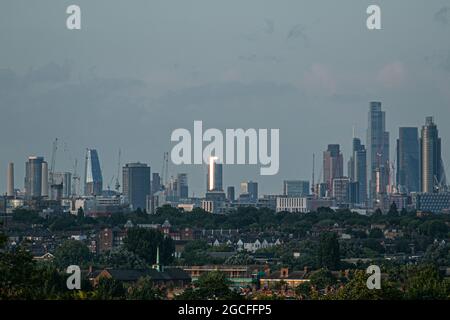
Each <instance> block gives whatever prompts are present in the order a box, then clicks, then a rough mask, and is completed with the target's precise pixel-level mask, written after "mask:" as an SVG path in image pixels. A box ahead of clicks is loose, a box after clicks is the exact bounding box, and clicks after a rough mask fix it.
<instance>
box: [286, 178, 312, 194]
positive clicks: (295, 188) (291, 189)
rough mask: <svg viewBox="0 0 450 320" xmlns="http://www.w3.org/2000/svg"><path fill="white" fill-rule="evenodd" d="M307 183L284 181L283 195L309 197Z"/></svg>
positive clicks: (302, 181) (303, 181)
mask: <svg viewBox="0 0 450 320" xmlns="http://www.w3.org/2000/svg"><path fill="white" fill-rule="evenodd" d="M309 191H310V189H309V181H306V180H285V181H283V194H284V195H285V196H288V197H304V196H307V195H309Z"/></svg>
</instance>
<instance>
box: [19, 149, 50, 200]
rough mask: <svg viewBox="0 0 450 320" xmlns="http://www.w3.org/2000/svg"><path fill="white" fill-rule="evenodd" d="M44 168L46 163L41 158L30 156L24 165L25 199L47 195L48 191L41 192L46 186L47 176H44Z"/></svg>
mask: <svg viewBox="0 0 450 320" xmlns="http://www.w3.org/2000/svg"><path fill="white" fill-rule="evenodd" d="M46 166H47V162H45V161H44V158H43V157H36V156H31V157H29V158H28V161H27V162H26V163H25V196H26V197H27V198H36V197H42V196H43V195H48V191H47V192H45V193H43V192H42V187H43V186H44V187H45V186H46V185H47V186H48V176H45V171H46V170H45V167H46ZM43 173H44V176H43ZM45 181H47V182H45Z"/></svg>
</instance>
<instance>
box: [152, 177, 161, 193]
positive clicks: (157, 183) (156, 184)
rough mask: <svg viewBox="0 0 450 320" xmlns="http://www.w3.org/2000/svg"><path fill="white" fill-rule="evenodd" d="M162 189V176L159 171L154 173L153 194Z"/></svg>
mask: <svg viewBox="0 0 450 320" xmlns="http://www.w3.org/2000/svg"><path fill="white" fill-rule="evenodd" d="M160 190H161V176H160V175H159V173H158V172H153V173H152V190H151V191H152V194H155V193H156V192H158V191H160Z"/></svg>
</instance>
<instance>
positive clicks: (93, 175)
mask: <svg viewBox="0 0 450 320" xmlns="http://www.w3.org/2000/svg"><path fill="white" fill-rule="evenodd" d="M84 168H85V170H84V195H86V196H98V195H101V194H102V191H103V177H102V170H101V168H100V161H99V159H98V153H97V150H95V149H87V150H86V162H85V167H84Z"/></svg>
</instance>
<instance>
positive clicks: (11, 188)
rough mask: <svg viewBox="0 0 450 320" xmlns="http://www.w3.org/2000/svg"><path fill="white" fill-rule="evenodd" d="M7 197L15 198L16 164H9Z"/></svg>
mask: <svg viewBox="0 0 450 320" xmlns="http://www.w3.org/2000/svg"><path fill="white" fill-rule="evenodd" d="M6 195H7V196H8V197H14V163H12V162H10V163H9V164H8V173H7V175H6Z"/></svg>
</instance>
